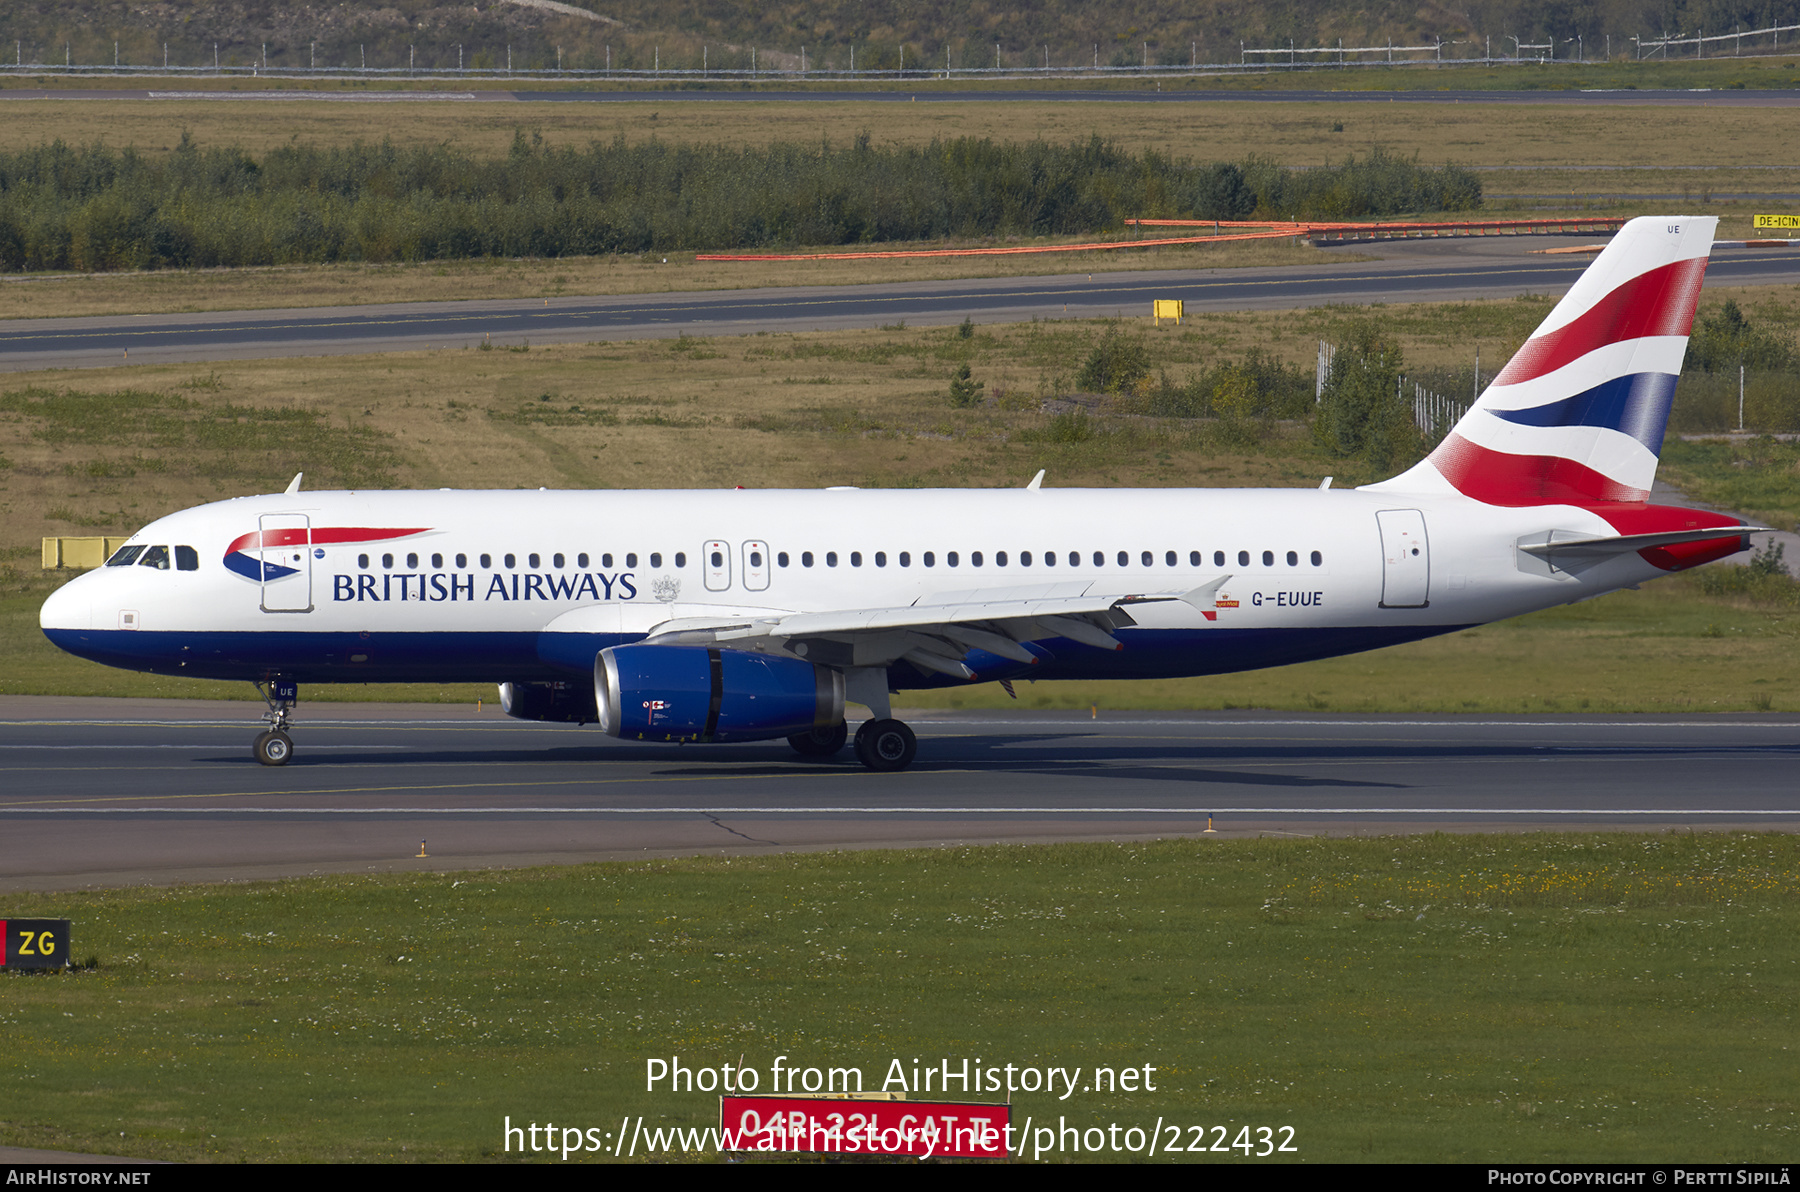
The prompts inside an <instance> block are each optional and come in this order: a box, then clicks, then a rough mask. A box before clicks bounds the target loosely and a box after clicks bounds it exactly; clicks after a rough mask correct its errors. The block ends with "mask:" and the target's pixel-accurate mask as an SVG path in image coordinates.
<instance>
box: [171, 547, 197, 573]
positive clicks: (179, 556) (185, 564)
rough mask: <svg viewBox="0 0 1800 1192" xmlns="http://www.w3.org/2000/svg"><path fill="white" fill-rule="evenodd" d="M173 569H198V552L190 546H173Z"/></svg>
mask: <svg viewBox="0 0 1800 1192" xmlns="http://www.w3.org/2000/svg"><path fill="white" fill-rule="evenodd" d="M175 570H177V571H198V570H200V552H199V551H197V550H195V549H194V548H193V547H191V546H178V547H176V548H175Z"/></svg>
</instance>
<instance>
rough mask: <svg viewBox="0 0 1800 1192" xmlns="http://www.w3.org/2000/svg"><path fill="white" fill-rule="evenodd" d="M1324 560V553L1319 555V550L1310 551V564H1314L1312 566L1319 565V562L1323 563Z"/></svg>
mask: <svg viewBox="0 0 1800 1192" xmlns="http://www.w3.org/2000/svg"><path fill="white" fill-rule="evenodd" d="M1324 561H1325V556H1324V555H1321V554H1320V553H1319V552H1318V551H1314V552H1313V553H1312V565H1313V566H1314V567H1317V566H1319V565H1320V564H1321V563H1323V562H1324Z"/></svg>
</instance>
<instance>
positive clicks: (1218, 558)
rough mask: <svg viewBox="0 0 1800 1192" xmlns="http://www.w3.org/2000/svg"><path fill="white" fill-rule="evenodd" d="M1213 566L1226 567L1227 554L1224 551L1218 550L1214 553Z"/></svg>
mask: <svg viewBox="0 0 1800 1192" xmlns="http://www.w3.org/2000/svg"><path fill="white" fill-rule="evenodd" d="M1213 566H1214V567H1223V566H1225V552H1224V551H1222V550H1216V551H1214V552H1213Z"/></svg>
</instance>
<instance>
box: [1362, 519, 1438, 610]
mask: <svg viewBox="0 0 1800 1192" xmlns="http://www.w3.org/2000/svg"><path fill="white" fill-rule="evenodd" d="M1375 520H1376V522H1377V523H1378V524H1379V525H1380V526H1381V560H1382V564H1381V607H1382V608H1424V607H1425V606H1426V605H1427V604H1429V603H1431V601H1430V595H1431V549H1430V546H1429V544H1428V543H1427V542H1426V540H1425V515H1424V514H1423V513H1421V512H1419V511H1418V510H1417V509H1383V510H1381V511H1380V512H1379V513H1377V514H1376V515H1375Z"/></svg>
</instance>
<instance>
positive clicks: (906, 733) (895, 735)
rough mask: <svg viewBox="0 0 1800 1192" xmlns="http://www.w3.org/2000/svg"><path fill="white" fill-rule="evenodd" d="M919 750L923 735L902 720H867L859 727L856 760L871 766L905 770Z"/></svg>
mask: <svg viewBox="0 0 1800 1192" xmlns="http://www.w3.org/2000/svg"><path fill="white" fill-rule="evenodd" d="M918 752H919V738H917V737H915V736H913V731H912V730H911V729H910V728H907V727H906V725H904V724H903V723H901V722H900V721H898V720H886V719H883V720H866V721H864V722H863V726H862V727H861V728H859V729H857V730H856V760H857V761H859V762H861V763H862V764H863V765H865V766H867V767H869V769H871V770H904V769H906V767H908V766H910V765H912V761H913V757H914V756H915V755H916V754H917V753H918Z"/></svg>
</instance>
